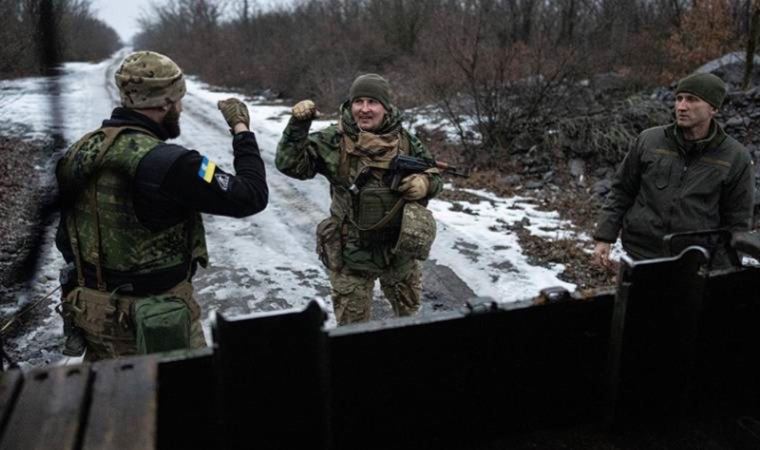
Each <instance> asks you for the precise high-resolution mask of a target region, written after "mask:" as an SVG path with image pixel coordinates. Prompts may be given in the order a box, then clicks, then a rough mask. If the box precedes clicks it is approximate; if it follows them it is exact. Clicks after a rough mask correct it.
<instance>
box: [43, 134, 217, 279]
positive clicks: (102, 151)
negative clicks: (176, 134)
mask: <svg viewBox="0 0 760 450" xmlns="http://www.w3.org/2000/svg"><path fill="white" fill-rule="evenodd" d="M111 139H112V142H111V143H110V145H109V140H111ZM161 142H162V141H161V140H159V139H158V138H156V137H154V136H153V135H151V134H148V132H147V131H144V130H140V129H136V130H135V129H125V130H121V129H118V128H101V129H99V130H97V131H95V132H93V133H90V134H88V135H86V136H85V137H83V138H82V139H81V140H80V141H79V142H77V143H76V144H74V145H73V146H72V147H71V148H70V149H69V150H68V151H67V152H66V154H65V155H64V157H63V158H62V159H61V161H60V162H59V164H58V167H57V170H56V176H57V178H58V184H59V188H60V191H61V194H62V195H63V196H64V197H66V198H69V199H71V200H72V204H71V207H69V208H67V209H66V212H65V215H64V217H63V220H65V221H66V224H67V227H66V229H67V230H68V233H69V240H70V242H71V244H72V247H73V248H72V251H73V253H74V255H75V256H76V264H77V266H78V269H79V270H80V271H86V270H87V268H88V267H89V268H96V267H97V266H98V265H99V264H100V265H101V268H102V270H103V275H104V278H105V279H104V281H105V282H106V283H107V285H108V286H107V287H108V288H109V289H113V288H115V287H116V286H111V285H110V284H111V283H109V282H108V279H109V275H112V276H113V278H114V279H116V278H117V277H120V278H123V277H124V276H132V277H134V279H135V280H138V279H139V278H140V277H141V276H143V277H144V276H148V275H151V274H156V273H164V272H167V271H170V270H172V269H175V270H174V271H179V272H182V271H184V273H186V274H189V273H190V270H189V269H190V264H191V261H193V260H196V261H199V262H200V263H201V264H202V265H204V266H205V264H206V261H207V260H208V255H207V251H206V241H205V236H204V230H203V223H202V219H201V217H200V214H196V215H195V216H194V217H193V218H192V219H190V220H187V221H185V222H181V223H178V224H177V225H174V226H172V227H169V228H167V229H164V230H160V231H151V230H149V229H148V228H146V227H145V226H144V225H142V224H141V222H140V221H139V220H138V218H137V216H136V214H135V210H134V203H133V196H132V185H133V179H134V176H135V172H136V170H137V166H138V164H139V162H140V160H141V159H142V158H143V157H144V156H145V155H146V154H147V153H148V152H150V151H151V150H152V149H153V148H154V147H155V146H156V145H158V144H160V143H161ZM93 200H95V201H96V203H95V205H96V206H95V208H93V203H92V201H93ZM96 211H97V216H96V214H95V212H96ZM98 224H99V226H98ZM98 237H99V238H100V242H99V241H98ZM80 273H81V272H80ZM90 287H95V286H90Z"/></svg>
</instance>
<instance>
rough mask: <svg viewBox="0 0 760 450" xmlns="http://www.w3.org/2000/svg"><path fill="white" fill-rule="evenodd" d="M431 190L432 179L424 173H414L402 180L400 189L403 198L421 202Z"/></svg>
mask: <svg viewBox="0 0 760 450" xmlns="http://www.w3.org/2000/svg"><path fill="white" fill-rule="evenodd" d="M428 189H430V179H429V178H428V176H427V175H426V174H424V173H414V174H412V175H409V176H408V177H406V178H404V179H402V180H401V184H400V185H399V187H398V190H399V192H400V193H401V196H402V197H404V198H405V199H406V200H411V201H414V200H420V199H422V198H424V197H425V196H426V195H427V193H428Z"/></svg>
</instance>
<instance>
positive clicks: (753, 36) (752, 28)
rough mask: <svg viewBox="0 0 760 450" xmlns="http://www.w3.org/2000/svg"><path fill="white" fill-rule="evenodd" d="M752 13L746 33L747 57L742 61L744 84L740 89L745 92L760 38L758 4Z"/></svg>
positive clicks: (750, 77)
mask: <svg viewBox="0 0 760 450" xmlns="http://www.w3.org/2000/svg"><path fill="white" fill-rule="evenodd" d="M754 6H755V7H754V10H753V12H752V21H751V22H750V25H749V33H747V56H746V58H745V60H744V83H742V89H744V90H745V91H746V90H747V89H749V85H750V83H751V82H752V69H753V67H754V63H755V47H756V46H757V41H758V38H760V2H756V3H755V5H754Z"/></svg>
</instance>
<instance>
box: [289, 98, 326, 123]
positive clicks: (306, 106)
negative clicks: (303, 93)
mask: <svg viewBox="0 0 760 450" xmlns="http://www.w3.org/2000/svg"><path fill="white" fill-rule="evenodd" d="M291 113H292V114H293V117H294V118H295V119H296V120H312V119H314V118H317V117H319V111H317V105H315V104H314V102H313V101H311V100H301V101H300V102H298V103H296V105H295V106H293V109H292V110H291Z"/></svg>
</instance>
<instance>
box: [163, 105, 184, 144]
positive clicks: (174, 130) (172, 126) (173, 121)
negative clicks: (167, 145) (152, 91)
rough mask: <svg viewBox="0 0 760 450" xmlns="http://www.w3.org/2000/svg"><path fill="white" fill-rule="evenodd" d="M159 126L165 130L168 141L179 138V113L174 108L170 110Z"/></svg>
mask: <svg viewBox="0 0 760 450" xmlns="http://www.w3.org/2000/svg"><path fill="white" fill-rule="evenodd" d="M161 126H162V127H164V130H166V134H167V135H168V136H169V139H174V138H177V137H179V133H180V130H179V112H178V111H177V110H176V109H175V108H170V109H169V111H168V112H167V113H166V116H164V120H162V121H161Z"/></svg>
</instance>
